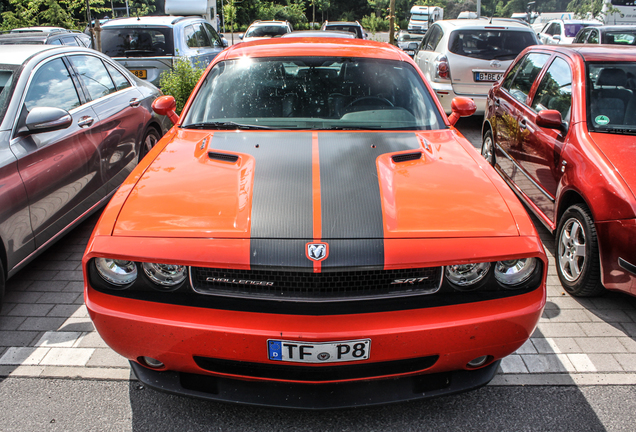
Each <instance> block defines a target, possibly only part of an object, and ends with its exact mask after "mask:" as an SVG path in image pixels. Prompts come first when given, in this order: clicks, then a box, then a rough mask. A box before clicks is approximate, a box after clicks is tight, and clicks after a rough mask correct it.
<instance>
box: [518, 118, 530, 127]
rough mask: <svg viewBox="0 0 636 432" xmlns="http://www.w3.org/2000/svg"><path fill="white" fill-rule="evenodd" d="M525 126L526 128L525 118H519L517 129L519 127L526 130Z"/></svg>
mask: <svg viewBox="0 0 636 432" xmlns="http://www.w3.org/2000/svg"><path fill="white" fill-rule="evenodd" d="M527 128H528V125H527V124H526V120H525V119H524V120H521V121H520V122H519V129H521V130H526V129H527Z"/></svg>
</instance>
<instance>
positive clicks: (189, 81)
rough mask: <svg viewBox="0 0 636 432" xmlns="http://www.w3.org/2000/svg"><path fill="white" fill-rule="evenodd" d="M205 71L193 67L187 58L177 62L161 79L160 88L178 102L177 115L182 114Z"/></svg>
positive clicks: (179, 59) (181, 58) (195, 66)
mask: <svg viewBox="0 0 636 432" xmlns="http://www.w3.org/2000/svg"><path fill="white" fill-rule="evenodd" d="M204 71H205V69H203V68H200V67H199V65H198V64H197V65H193V64H192V63H191V62H190V60H188V59H187V58H185V57H179V58H177V59H176V60H175V62H174V64H173V68H172V70H171V71H166V72H163V73H162V74H161V77H160V78H159V87H161V91H163V93H164V94H166V95H170V96H173V97H174V99H175V101H176V102H177V114H178V113H180V112H181V110H182V109H183V107H184V106H185V103H186V102H187V101H188V98H189V97H190V94H191V93H192V90H194V87H195V86H196V85H197V82H199V78H201V75H203V72H204Z"/></svg>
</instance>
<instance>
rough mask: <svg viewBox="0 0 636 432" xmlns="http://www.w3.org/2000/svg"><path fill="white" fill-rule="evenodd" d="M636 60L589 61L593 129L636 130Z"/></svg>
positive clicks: (590, 126)
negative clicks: (635, 107) (614, 61)
mask: <svg viewBox="0 0 636 432" xmlns="http://www.w3.org/2000/svg"><path fill="white" fill-rule="evenodd" d="M635 89H636V63H634V62H631V63H612V62H602V63H600V62H599V63H588V64H587V119H588V120H587V125H588V129H589V130H590V131H594V132H606V133H618V134H623V135H625V134H636V112H635V111H634V110H633V109H629V108H630V107H631V106H632V105H633V103H634V102H636V99H635V98H636V96H635V94H634V90H635Z"/></svg>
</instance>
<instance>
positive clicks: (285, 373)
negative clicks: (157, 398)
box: [194, 355, 439, 382]
mask: <svg viewBox="0 0 636 432" xmlns="http://www.w3.org/2000/svg"><path fill="white" fill-rule="evenodd" d="M438 358H439V356H436V355H434V356H427V357H418V358H413V359H405V360H394V361H388V362H377V363H358V364H349V365H338V366H292V365H287V364H285V365H278V364H270V363H252V362H241V361H233V360H222V359H215V358H208V357H198V356H195V357H194V361H195V363H196V364H197V366H199V367H200V368H201V369H205V370H206V371H209V372H216V373H225V374H231V375H239V376H244V377H251V378H270V379H283V380H289V381H304V382H325V381H339V380H348V379H361V378H373V377H381V376H387V375H397V374H403V373H410V372H419V371H423V370H425V369H428V368H430V367H432V366H433V365H434V364H435V362H437V359H438Z"/></svg>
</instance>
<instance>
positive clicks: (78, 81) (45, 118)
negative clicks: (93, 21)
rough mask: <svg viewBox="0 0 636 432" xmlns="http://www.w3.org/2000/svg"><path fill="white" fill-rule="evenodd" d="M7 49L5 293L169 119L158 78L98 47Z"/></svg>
mask: <svg viewBox="0 0 636 432" xmlns="http://www.w3.org/2000/svg"><path fill="white" fill-rule="evenodd" d="M0 58H1V59H2V60H0V238H1V239H2V242H1V246H0V258H1V259H0V302H1V299H2V295H3V293H4V285H5V281H6V279H8V278H10V277H11V276H13V275H14V274H15V273H16V272H17V271H18V270H19V269H20V268H22V267H23V266H24V265H26V264H27V263H28V262H29V261H30V260H32V259H33V258H35V257H36V256H37V255H38V254H39V253H41V252H42V251H44V250H45V249H46V248H47V247H48V246H50V245H51V244H52V243H53V242H54V241H55V240H57V239H58V238H60V237H61V236H62V235H63V234H64V233H65V232H67V231H68V230H69V229H70V228H72V227H73V226H74V225H75V224H77V223H78V222H80V221H81V220H82V219H83V218H85V217H86V216H88V215H89V214H91V213H92V212H93V211H94V210H96V209H98V208H99V207H100V206H101V205H102V204H104V203H106V201H107V200H108V199H109V198H110V196H111V194H112V193H113V192H114V191H115V190H116V189H117V187H119V185H120V184H121V183H122V182H123V180H124V179H125V178H126V177H127V176H128V174H129V173H130V172H131V171H132V170H133V168H134V167H135V165H136V164H137V162H138V161H139V160H140V158H142V157H143V156H144V155H145V154H146V153H147V152H148V151H149V150H150V149H151V148H152V146H153V145H154V144H155V143H156V142H157V140H158V139H159V138H160V137H161V136H162V135H163V134H164V133H165V132H166V130H167V127H168V126H169V122H168V121H167V119H166V118H165V117H163V116H158V115H156V114H155V113H153V111H152V109H151V106H150V105H151V103H152V101H153V100H154V99H155V98H156V97H157V96H158V95H159V94H160V92H159V90H157V88H156V87H154V86H153V85H151V84H148V83H146V82H143V81H141V80H138V79H137V78H135V77H133V76H132V75H131V74H130V73H129V72H128V71H127V70H126V69H124V68H123V67H121V66H120V65H118V64H117V63H116V62H114V61H112V60H111V59H109V58H108V57H106V56H105V55H103V54H101V53H98V52H96V51H94V50H91V49H88V48H80V47H56V46H52V45H3V46H0ZM0 304H1V303H0Z"/></svg>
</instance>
